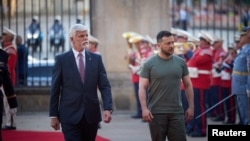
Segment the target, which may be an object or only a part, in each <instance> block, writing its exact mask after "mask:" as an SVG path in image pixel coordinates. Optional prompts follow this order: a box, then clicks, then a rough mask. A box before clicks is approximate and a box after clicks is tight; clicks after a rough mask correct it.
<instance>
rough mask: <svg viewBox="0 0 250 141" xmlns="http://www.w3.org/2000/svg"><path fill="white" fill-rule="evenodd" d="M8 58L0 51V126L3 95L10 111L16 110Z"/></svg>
mask: <svg viewBox="0 0 250 141" xmlns="http://www.w3.org/2000/svg"><path fill="white" fill-rule="evenodd" d="M8 57H9V55H8V53H7V52H5V51H4V50H2V49H0V125H2V121H3V96H4V95H5V96H6V98H7V102H8V104H9V106H10V111H12V109H13V108H17V99H16V94H15V90H14V88H13V85H12V82H11V79H10V74H9V71H8V67H7V62H8ZM0 141H2V131H1V130H0Z"/></svg>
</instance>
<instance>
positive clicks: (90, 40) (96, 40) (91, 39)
mask: <svg viewBox="0 0 250 141" xmlns="http://www.w3.org/2000/svg"><path fill="white" fill-rule="evenodd" d="M89 42H92V43H97V44H99V40H98V39H97V38H95V37H94V36H92V35H89Z"/></svg>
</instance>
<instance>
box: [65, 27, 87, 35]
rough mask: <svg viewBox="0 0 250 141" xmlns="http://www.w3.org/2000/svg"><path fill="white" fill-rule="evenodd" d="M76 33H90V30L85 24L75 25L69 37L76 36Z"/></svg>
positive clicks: (71, 28)
mask: <svg viewBox="0 0 250 141" xmlns="http://www.w3.org/2000/svg"><path fill="white" fill-rule="evenodd" d="M76 31H88V28H87V27H86V26H85V25H83V24H73V25H72V26H71V27H70V30H69V37H73V36H75V33H76Z"/></svg>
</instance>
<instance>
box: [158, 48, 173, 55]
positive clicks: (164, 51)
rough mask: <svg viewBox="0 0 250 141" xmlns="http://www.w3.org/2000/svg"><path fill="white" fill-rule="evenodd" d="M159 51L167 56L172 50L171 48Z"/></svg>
mask: <svg viewBox="0 0 250 141" xmlns="http://www.w3.org/2000/svg"><path fill="white" fill-rule="evenodd" d="M161 52H162V53H163V54H164V55H165V56H166V57H169V56H171V55H172V54H173V52H174V50H173V49H169V50H161Z"/></svg>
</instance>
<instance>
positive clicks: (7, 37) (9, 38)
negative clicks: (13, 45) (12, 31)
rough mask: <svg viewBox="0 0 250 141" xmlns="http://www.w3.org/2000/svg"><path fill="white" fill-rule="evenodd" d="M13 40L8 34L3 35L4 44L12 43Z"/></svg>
mask: <svg viewBox="0 0 250 141" xmlns="http://www.w3.org/2000/svg"><path fill="white" fill-rule="evenodd" d="M11 38H12V36H10V35H8V34H6V33H3V34H2V42H3V43H5V42H10V41H11Z"/></svg>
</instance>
